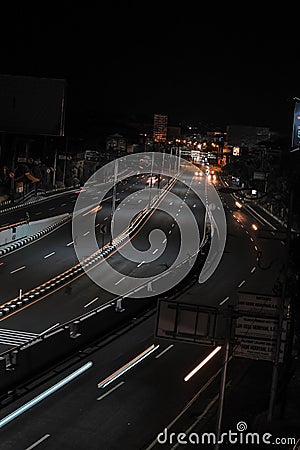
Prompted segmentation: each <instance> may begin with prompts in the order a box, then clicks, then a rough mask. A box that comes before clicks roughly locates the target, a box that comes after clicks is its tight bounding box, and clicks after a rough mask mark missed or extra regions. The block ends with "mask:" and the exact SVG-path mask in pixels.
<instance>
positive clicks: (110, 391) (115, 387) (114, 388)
mask: <svg viewBox="0 0 300 450" xmlns="http://www.w3.org/2000/svg"><path fill="white" fill-rule="evenodd" d="M124 383H125V381H121V383H119V384H117V385H116V386H114V387H113V388H111V389H110V390H109V391H108V392H106V393H105V394H103V395H101V397H98V398H97V400H102V399H103V398H104V397H106V396H107V395H109V394H111V393H112V392H113V391H115V390H116V389H118V388H119V387H120V386H122V384H124Z"/></svg>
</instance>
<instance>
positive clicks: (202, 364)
mask: <svg viewBox="0 0 300 450" xmlns="http://www.w3.org/2000/svg"><path fill="white" fill-rule="evenodd" d="M221 348H222V347H221V346H220V345H218V347H216V348H215V349H214V350H213V351H212V352H211V353H210V354H209V355H208V356H207V357H206V358H204V359H203V361H201V363H200V364H198V366H196V367H195V369H193V370H192V371H191V372H190V373H189V374H188V375H186V376H185V377H184V381H189V379H190V378H192V376H193V375H195V373H197V372H198V371H199V370H200V369H201V367H203V366H204V365H205V364H206V363H207V362H208V361H209V360H210V359H211V358H213V357H214V356H215V355H216V354H217V353H218V352H219V351H220V350H221Z"/></svg>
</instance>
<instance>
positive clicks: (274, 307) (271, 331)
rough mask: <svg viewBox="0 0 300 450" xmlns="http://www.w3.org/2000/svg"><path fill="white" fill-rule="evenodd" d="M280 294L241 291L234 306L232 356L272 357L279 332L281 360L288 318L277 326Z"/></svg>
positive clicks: (269, 359)
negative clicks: (276, 295) (278, 295)
mask: <svg viewBox="0 0 300 450" xmlns="http://www.w3.org/2000/svg"><path fill="white" fill-rule="evenodd" d="M280 302H281V298H280V297H275V296H272V295H265V294H258V293H249V292H240V293H239V296H238V301H237V304H236V307H235V317H236V319H235V329H234V339H235V346H234V350H233V355H234V356H240V357H243V358H250V359H261V360H268V361H274V360H275V356H276V342H277V336H278V333H280V332H281V346H280V353H279V361H280V362H282V361H283V354H284V347H285V342H286V338H287V332H288V330H287V327H288V321H287V319H284V320H283V324H282V329H281V330H279V315H280Z"/></svg>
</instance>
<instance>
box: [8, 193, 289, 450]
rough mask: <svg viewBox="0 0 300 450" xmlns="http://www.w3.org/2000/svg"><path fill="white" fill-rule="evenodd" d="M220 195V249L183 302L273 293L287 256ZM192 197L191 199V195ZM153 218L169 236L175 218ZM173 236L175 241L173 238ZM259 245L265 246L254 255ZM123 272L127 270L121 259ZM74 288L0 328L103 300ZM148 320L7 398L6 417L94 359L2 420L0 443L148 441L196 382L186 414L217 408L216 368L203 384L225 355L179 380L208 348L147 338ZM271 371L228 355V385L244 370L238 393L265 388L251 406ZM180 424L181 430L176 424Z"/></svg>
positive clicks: (34, 322) (87, 445) (139, 445)
mask: <svg viewBox="0 0 300 450" xmlns="http://www.w3.org/2000/svg"><path fill="white" fill-rule="evenodd" d="M223 197H224V201H225V203H226V205H227V206H226V215H227V223H228V237H227V243H226V248H225V252H224V255H223V257H222V259H221V262H220V264H219V266H218V268H217V270H216V271H215V273H214V274H213V276H212V277H211V278H210V279H209V280H208V281H207V282H206V283H204V284H201V285H200V284H195V285H194V286H193V287H192V288H190V289H188V290H187V291H186V292H185V293H184V294H182V295H181V297H180V301H185V302H187V303H193V302H194V303H199V302H201V303H203V304H209V305H215V306H217V305H219V306H220V307H223V308H225V307H226V305H227V304H229V303H231V304H234V303H235V302H236V299H237V292H238V291H239V290H245V291H250V292H257V291H259V292H261V293H262V292H263V293H269V294H270V293H271V292H272V288H273V285H274V282H275V281H276V279H277V277H278V274H279V273H280V269H281V265H282V258H283V253H284V245H283V243H282V242H281V240H277V239H276V236H275V235H272V234H271V236H270V238H267V239H266V238H260V237H259V235H258V234H257V233H256V232H255V231H254V230H253V229H252V227H251V226H252V224H253V223H256V224H257V225H258V226H260V227H262V226H265V225H266V224H265V222H264V220H263V217H262V216H261V217H260V219H259V220H260V221H261V223H259V220H257V219H258V216H255V217H253V215H251V214H250V212H251V211H249V210H248V211H247V210H246V209H245V210H244V209H243V210H237V209H236V207H235V204H234V201H235V200H234V198H232V196H230V195H227V194H226V195H223ZM193 200H194V199H192V198H191V201H193ZM252 214H253V213H252ZM152 220H153V223H152V225H150V224H149V226H150V227H151V226H153V227H156V226H157V224H158V223H159V224H160V226H161V227H162V228H163V230H164V231H165V234H166V235H168V233H169V231H171V232H172V233H174V234H175V233H176V231H175V230H174V231H173V230H172V229H173V228H175V227H172V221H171V220H169V219H168V218H167V217H162V216H161V215H159V214H158V215H157V216H156V214H154V215H153V216H152V218H151V221H152ZM263 224H265V225H263ZM147 232H148V230H147V229H144V233H145V235H147ZM270 233H271V232H270ZM144 237H145V236H142V235H141V240H140V241H137V245H140V246H142V245H143V242H144ZM173 237H174V239H175V242H176V236H175V235H173V236H172V238H173ZM175 246H176V244H175ZM258 252H262V257H261V258H260V259H259V260H258V259H257V255H258ZM53 256H54V255H53ZM49 258H51V257H49ZM112 258H113V257H112ZM116 258H118V256H117V255H116ZM170 258H172V252H171V254H169V256H168V259H167V260H166V261H165V262H166V263H168V262H169V261H170ZM123 263H124V262H123V261H116V263H115V264H121V265H123ZM126 267H127V270H129V271H130V270H138V269H140V268H142V271H144V270H145V272H147V271H149V267H148V268H146V267H143V266H141V267H139V268H137V267H136V268H134V267H128V266H126ZM123 269H124V270H125V266H124V268H123ZM72 285H73V288H72V291H73V292H72V295H69V294H67V293H60V294H59V296H58V295H57V294H56V295H55V296H54V295H51V296H49V297H47V298H46V299H44V300H42V301H41V302H38V303H36V304H35V305H33V306H30V307H29V308H26V310H23V311H20V312H18V313H17V314H15V315H13V316H11V317H9V318H7V319H6V320H4V321H2V322H1V325H3V326H5V327H7V328H10V329H17V330H18V329H19V330H20V329H23V330H24V327H25V330H31V331H34V330H35V331H34V332H39V331H41V329H44V327H45V328H46V327H47V326H51V325H53V324H55V323H56V322H57V321H63V320H66V319H67V318H68V317H70V316H69V315H68V314H69V313H70V310H71V315H74V314H75V315H76V314H77V313H78V312H79V311H81V312H82V310H83V309H84V302H85V304H86V303H88V301H91V299H93V298H95V297H96V296H97V294H98V296H99V297H101V298H100V302H102V301H105V300H104V299H103V298H102V296H100V295H99V288H98V287H95V286H94V285H93V283H92V282H91V281H90V280H89V279H88V278H87V277H86V276H83V277H81V278H80V279H78V280H76V281H75V282H73V283H72ZM102 294H103V293H101V295H102ZM57 305H59V307H58V306H57ZM70 305H72V306H71V307H70ZM92 306H93V305H92ZM154 326H155V320H154V317H149V318H148V319H147V320H145V321H144V322H142V323H141V324H140V325H139V326H137V327H135V328H133V329H132V330H131V331H128V332H126V333H124V334H123V335H121V336H119V337H118V338H116V339H114V340H112V341H111V343H109V344H108V345H105V346H103V347H102V346H101V345H100V346H99V347H100V348H97V349H95V350H96V351H95V352H91V353H90V354H89V355H82V357H81V359H80V360H79V359H78V360H76V361H75V363H74V364H72V365H70V366H69V367H63V368H62V370H61V371H59V372H56V374H55V376H53V377H51V380H48V381H47V382H46V383H43V384H42V385H40V386H38V387H34V386H31V389H30V392H28V393H27V394H25V395H23V396H22V397H21V398H20V399H19V400H17V401H16V402H14V403H13V404H10V405H9V406H7V407H4V408H2V410H1V417H5V416H6V415H7V414H9V413H10V412H11V411H13V410H15V409H16V408H17V407H18V406H20V405H22V404H24V403H25V402H26V401H28V400H30V399H32V398H33V397H34V396H35V395H37V394H38V393H40V392H42V391H44V390H45V389H47V388H48V387H49V386H50V385H53V384H54V383H55V382H57V381H59V380H61V379H62V378H63V377H65V376H67V375H68V374H70V373H71V372H73V371H74V370H76V368H78V367H80V366H82V365H83V364H84V363H85V362H87V361H92V362H93V366H92V367H91V368H90V369H89V370H87V372H85V373H84V374H82V375H80V377H79V378H78V379H76V380H74V381H72V382H71V383H70V384H69V385H68V386H66V387H63V388H62V389H61V390H60V391H58V392H57V393H55V394H53V395H52V396H51V397H49V398H48V399H45V400H43V402H41V403H40V404H39V405H37V406H35V407H33V408H32V409H30V410H29V411H27V412H26V413H24V414H23V415H22V416H21V417H19V418H17V419H15V420H14V421H12V422H10V423H9V424H7V425H6V426H5V427H4V428H3V429H2V430H1V449H2V448H3V449H19V448H20V449H29V448H35V446H36V447H38V448H47V449H48V448H49V449H56V448H60V447H64V448H66V449H79V450H81V449H82V450H83V449H94V448H95V449H101V450H102V449H111V450H114V449H120V448H124V449H126V450H127V449H128V450H129V449H134V450H135V449H137V450H139V449H146V448H150V447H151V445H152V443H153V442H154V440H155V438H156V436H157V434H158V433H159V432H161V431H162V430H163V429H164V427H166V426H168V425H169V424H170V423H171V422H172V421H173V420H174V419H175V418H177V417H178V415H179V414H180V413H181V411H182V410H183V408H184V407H185V406H186V405H187V404H188V403H189V401H190V400H191V399H192V398H193V397H194V396H195V394H196V393H197V392H198V391H199V389H203V392H202V393H201V395H200V396H199V402H197V403H195V405H196V413H195V411H194V412H193V414H197V416H199V415H201V414H202V413H204V412H205V411H206V408H208V410H209V411H212V412H214V414H215V413H216V410H215V407H216V402H215V403H214V404H213V405H212V406H211V407H210V404H211V401H212V399H213V398H214V397H215V395H216V394H217V393H218V389H219V381H220V380H219V375H218V377H216V378H215V380H214V381H211V384H209V386H208V387H205V386H206V383H207V382H209V380H211V379H212V377H214V375H215V374H216V372H217V371H218V370H219V369H220V368H221V364H222V359H221V353H222V352H221V351H220V352H219V353H218V354H217V355H216V356H215V357H214V358H213V359H212V360H211V361H210V362H209V363H207V365H206V366H204V367H203V369H202V370H201V372H198V374H197V376H194V377H192V378H191V380H190V381H189V382H185V381H183V377H184V376H185V375H187V374H188V373H189V372H190V371H191V370H192V369H193V368H194V367H195V365H197V364H198V363H199V362H200V361H201V360H202V359H203V358H204V357H205V356H206V355H207V354H208V353H210V351H211V350H212V349H211V348H209V347H204V346H198V345H191V344H185V343H178V342H177V343H174V344H172V343H170V342H169V341H158V340H156V339H155V338H154ZM20 327H22V328H20ZM153 343H155V344H158V343H159V344H160V347H159V348H158V349H157V350H155V351H154V352H153V353H152V354H151V355H150V356H149V357H148V358H146V359H145V360H143V361H142V362H141V363H140V364H138V365H137V366H135V367H134V368H133V369H132V370H130V371H128V372H126V374H125V373H124V374H123V375H122V376H120V377H119V378H118V379H116V380H115V381H114V382H113V383H111V384H110V385H109V386H107V387H106V388H103V389H99V388H97V383H98V382H100V381H102V380H104V379H105V378H106V377H107V376H109V375H110V374H112V373H114V372H115V371H116V370H118V369H119V368H121V367H122V366H124V364H126V363H127V362H128V361H131V360H132V358H134V357H135V356H137V355H139V354H140V353H141V352H142V351H143V350H145V349H146V348H149V346H150V345H152V344H153ZM270 372H271V364H269V363H267V362H257V361H249V360H244V359H239V358H234V360H233V361H232V362H231V363H230V372H229V380H230V381H231V382H232V383H233V385H235V384H238V382H239V381H240V378H241V377H242V376H244V377H247V376H248V379H249V392H248V393H247V395H246V393H245V399H244V401H245V402H246V404H247V405H249V401H250V400H249V399H251V396H252V398H253V395H254V394H256V395H257V396H258V398H259V396H260V395H261V393H263V395H264V398H262V404H261V405H258V404H256V407H259V406H261V407H262V406H263V402H264V401H265V396H266V392H267V390H268V388H269V380H270ZM247 374H248V375H247ZM253 377H254V378H253ZM258 377H259V379H260V385H259V386H257V387H256V386H253V382H252V383H251V379H252V380H253V379H258ZM250 387H251V388H250ZM247 402H248V403H247ZM232 405H234V403H232ZM237 405H239V406H240V400H239V399H237V398H236V403H235V407H236V406H237ZM239 411H240V409H238V408H237V409H236V414H239ZM253 411H255V405H253V402H252V404H251V407H250V406H249V410H248V413H247V415H248V416H249V415H250V414H253ZM189 419H190V420H191V419H192V418H191V417H189ZM233 419H237V421H238V420H241V419H242V418H241V417H239V416H238V415H236V417H233ZM175 423H176V425H174V426H175V427H176V426H177V427H179V423H180V422H179V420H178V421H176V422H175ZM181 426H182V427H183V424H182V425H180V427H181ZM179 431H184V428H179ZM158 447H161V446H160V445H158V446H157V448H158ZM166 448H171V447H170V446H168V447H166Z"/></svg>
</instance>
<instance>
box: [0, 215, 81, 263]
mask: <svg viewBox="0 0 300 450" xmlns="http://www.w3.org/2000/svg"><path fill="white" fill-rule="evenodd" d="M71 217H72V215H68V216H67V217H64V218H62V219H60V220H59V221H57V222H55V223H53V224H52V225H49V226H48V227H47V228H44V229H43V230H41V231H38V232H37V233H34V234H32V235H31V236H28V237H26V238H22V239H20V240H18V241H17V242H14V243H13V244H10V245H8V246H7V247H5V248H2V249H0V257H1V256H4V255H7V254H8V253H10V252H12V251H14V250H17V249H18V248H21V247H24V246H25V245H27V244H29V243H30V242H33V241H35V240H37V239H39V238H40V237H42V236H45V235H46V234H47V233H50V231H53V230H54V229H55V228H57V227H59V226H60V225H62V224H64V223H66V222H68V221H69V220H70V219H71Z"/></svg>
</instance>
